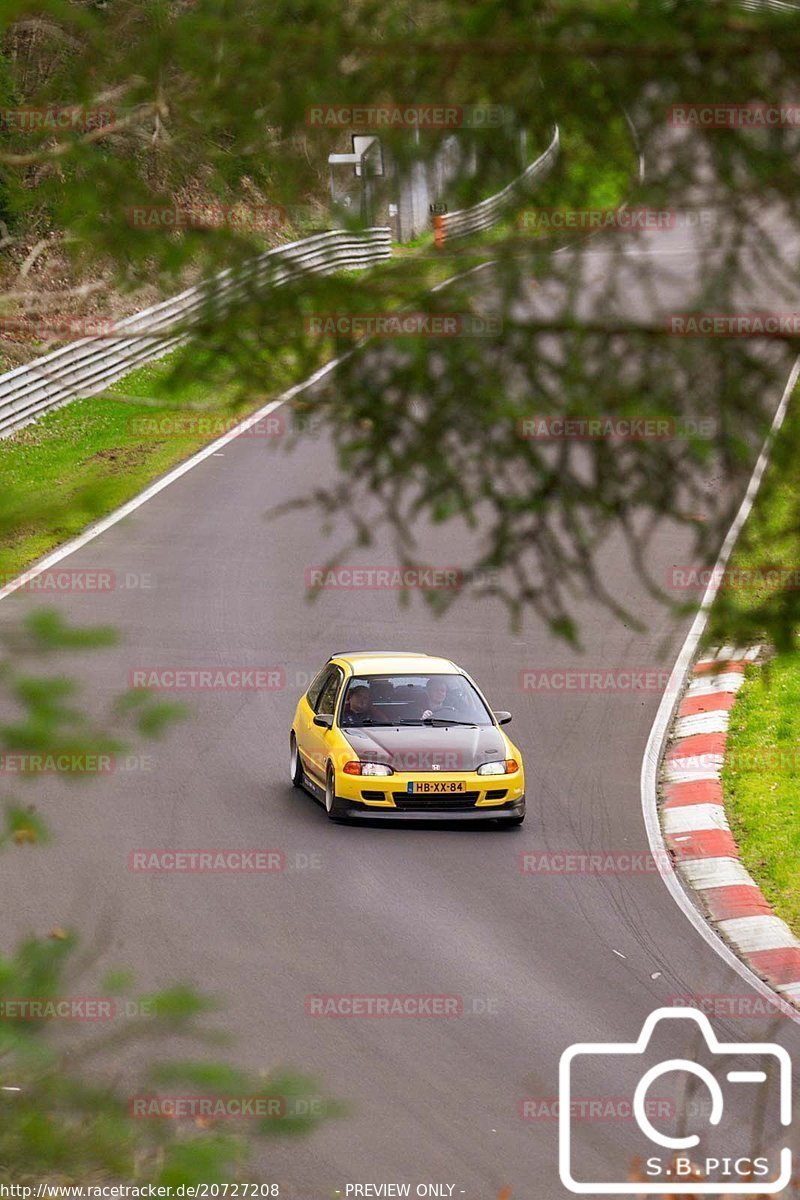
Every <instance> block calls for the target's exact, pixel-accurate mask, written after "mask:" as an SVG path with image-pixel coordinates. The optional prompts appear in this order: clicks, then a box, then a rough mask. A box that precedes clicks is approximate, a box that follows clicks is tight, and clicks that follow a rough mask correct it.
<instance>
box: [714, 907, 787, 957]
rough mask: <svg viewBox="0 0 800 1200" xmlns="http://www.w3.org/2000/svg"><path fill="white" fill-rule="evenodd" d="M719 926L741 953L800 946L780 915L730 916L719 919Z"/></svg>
mask: <svg viewBox="0 0 800 1200" xmlns="http://www.w3.org/2000/svg"><path fill="white" fill-rule="evenodd" d="M719 927H720V929H721V930H722V932H723V933H724V934H725V936H726V937H727V938H728V939H729V940H730V941H731V942H733V944H734V946H737V947H738V948H739V950H741V951H742V953H743V954H749V953H751V952H752V951H753V950H789V949H791V948H792V947H793V946H800V942H798V940H797V938H796V937H795V936H794V934H793V933H792V931H791V929H790V928H789V926H788V925H787V924H786V922H785V921H782V920H781V919H780V917H772V916H770V917H767V916H761V917H732V918H731V919H730V920H728V921H720V922H719Z"/></svg>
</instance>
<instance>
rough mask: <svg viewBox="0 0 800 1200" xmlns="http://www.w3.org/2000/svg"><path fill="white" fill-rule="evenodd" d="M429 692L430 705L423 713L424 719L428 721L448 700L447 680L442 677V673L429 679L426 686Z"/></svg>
mask: <svg viewBox="0 0 800 1200" xmlns="http://www.w3.org/2000/svg"><path fill="white" fill-rule="evenodd" d="M426 691H427V693H428V707H427V708H426V709H425V711H424V713H423V714H422V720H423V721H428V720H430V719H431V717H434V716H435V715H436V713H437V712H438V711H439V710H440V709H442V708H444V706H445V701H446V700H447V680H446V679H442V677H441V675H433V676H431V678H430V679H429V680H428V686H427V688H426Z"/></svg>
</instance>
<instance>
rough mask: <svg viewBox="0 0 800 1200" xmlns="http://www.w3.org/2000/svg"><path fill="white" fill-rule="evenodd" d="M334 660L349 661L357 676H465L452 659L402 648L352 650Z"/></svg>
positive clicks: (337, 655) (335, 656)
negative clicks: (402, 649)
mask: <svg viewBox="0 0 800 1200" xmlns="http://www.w3.org/2000/svg"><path fill="white" fill-rule="evenodd" d="M331 659H332V660H335V661H336V662H340V663H346V664H347V666H349V667H350V670H351V671H352V672H353V674H354V675H453V674H457V675H463V671H462V670H461V668H460V667H457V666H456V664H455V663H454V662H451V661H450V659H449V658H436V657H434V655H432V654H419V653H416V652H415V651H401V650H348V651H346V652H344V653H341V654H332V655H331Z"/></svg>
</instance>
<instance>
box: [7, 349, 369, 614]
mask: <svg viewBox="0 0 800 1200" xmlns="http://www.w3.org/2000/svg"><path fill="white" fill-rule="evenodd" d="M352 353H353V351H352V350H348V351H347V353H346V354H342V355H340V356H339V357H338V358H334V359H331V361H330V362H329V363H326V364H325V366H324V367H320V369H319V370H318V371H315V372H314V374H313V375H310V376H309V377H308V379H305V380H303V382H302V383H297V384H295V385H294V386H293V387H290V388H289V389H288V391H285V392H283V393H282V395H280V396H278V397H277V399H275V400H270V402H269V403H268V404H265V405H264V407H263V408H260V409H259V410H258V412H254V413H253V414H252V415H251V416H249V417H244V418H243V419H242V421H241V422H240V423H239V424H238V425H237V426H236V427H235V428H234V429H229V430H228V432H227V433H223V434H222V436H221V437H218V438H217V439H216V441H213V442H210V443H209V445H208V446H204V447H203V449H202V450H198V451H197V453H196V454H193V455H192V457H191V458H187V460H186V462H183V463H180V464H179V465H178V466H177V467H173V469H172V470H171V471H169V472H167V474H166V475H164V477H163V478H162V479H159V480H157V482H156V483H152V484H151V485H150V487H147V488H145V490H144V491H143V492H140V493H139V495H138V496H134V497H133V499H132V500H129V501H128V502H127V504H123V505H122V507H121V508H117V509H115V511H114V512H112V513H109V514H108V516H107V517H103V518H102V519H101V520H99V521H97V522H96V523H95V524H94V525H90V526H89V528H88V529H85V530H84V531H83V533H81V534H79V535H78V537H76V538H73V539H72V541H70V542H65V543H64V545H63V546H59V547H58V549H56V550H53V551H52V552H51V553H50V554H47V555H45V557H44V558H43V559H41V560H40V561H39V562H38V563H35V564H34V565H33V566H32V567H28V568H27V570H25V571H23V572H22V574H21V575H18V576H17V578H16V579H12V580H11V582H10V583H7V584H6V585H5V586H4V587H1V588H0V600H4V599H5V598H6V596H10V595H11V593H12V592H16V591H17V590H18V589H19V588H21V587H23V586H24V585H25V584H26V583H28V582H29V581H30V580H31V579H35V578H36V577H37V575H41V574H42V572H43V571H48V570H49V569H50V567H54V566H55V565H56V563H60V562H63V560H64V559H65V558H68V557H69V556H70V555H71V554H74V553H75V552H76V550H82V549H83V547H84V546H86V545H88V543H89V542H93V541H94V539H95V538H97V537H100V534H101V533H105V532H106V530H107V529H111V527H112V526H113V525H117V524H118V523H119V522H120V521H123V520H124V519H125V517H129V516H130V515H131V513H133V512H136V509H137V508H141V506H142V505H143V504H146V503H147V501H148V500H152V499H153V497H154V496H157V495H158V493H159V492H163V491H164V488H168V487H169V485H170V484H171V483H174V482H175V480H176V479H180V478H181V476H182V475H185V474H186V473H187V472H188V471H191V470H192V468H193V467H196V466H198V465H199V464H200V463H201V462H204V461H205V460H206V459H207V458H210V457H211V455H213V454H216V453H217V452H218V451H219V450H220V448H221V447H222V446H227V444H228V442H232V441H233V440H234V438H237V437H239V436H240V434H242V433H244V432H245V430H247V429H249V428H250V426H251V425H255V424H257V423H258V422H259V421H261V420H263V418H264V417H266V416H268V415H269V413H271V412H274V411H275V409H276V408H280V406H281V405H282V404H286V402H287V401H288V400H292V399H294V397H295V396H297V395H299V394H300V392H303V391H305V389H306V388H308V387H311V386H312V385H313V384H315V383H317V382H318V381H319V380H320V379H323V378H324V377H325V376H326V375H327V374H329V373H330V372H331V371H332V370H333V369H334V368H335V367H338V365H339V363H341V362H344V360H345V359H346V358H348V357H349V356H350V355H351V354H352Z"/></svg>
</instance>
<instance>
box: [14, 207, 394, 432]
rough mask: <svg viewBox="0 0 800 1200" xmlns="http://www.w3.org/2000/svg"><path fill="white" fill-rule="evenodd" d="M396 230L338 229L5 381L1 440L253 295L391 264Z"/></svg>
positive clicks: (219, 278) (224, 275)
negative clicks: (315, 278) (338, 272)
mask: <svg viewBox="0 0 800 1200" xmlns="http://www.w3.org/2000/svg"><path fill="white" fill-rule="evenodd" d="M391 254H392V241H391V230H390V229H366V230H364V231H363V232H358V233H349V232H347V231H345V230H341V229H334V230H332V231H330V232H327V233H319V234H315V235H314V236H312V237H309V238H303V239H302V241H298V242H289V243H287V244H286V245H285V246H277V247H276V248H275V249H273V250H267V251H265V253H263V254H260V255H258V256H257V257H256V258H253V259H251V260H250V261H249V262H247V263H245V264H244V266H242V267H240V268H237V269H235V270H234V269H233V268H228V269H227V270H225V271H220V272H219V274H217V275H214V276H213V277H212V278H211V279H208V280H204V281H203V283H200V284H197V285H196V286H195V287H190V288H187V289H186V291H184V292H181V293H180V294H179V295H178V296H173V297H172V298H171V299H170V300H163V301H162V302H161V303H160V304H154V305H153V306H152V307H151V308H145V309H143V310H142V311H141V312H138V313H134V314H133V315H132V316H130V317H125V318H124V319H123V320H121V321H118V322H116V323H115V324H114V326H113V331H112V332H110V333H109V334H108V335H106V336H102V337H90V338H82V339H81V340H80V341H76V342H73V343H71V344H70V345H69V346H64V347H62V348H61V349H59V350H54V351H52V352H51V353H50V354H45V355H44V356H43V357H41V358H37V359H34V360H33V362H30V363H25V364H24V365H23V366H21V367H15V368H14V369H13V370H12V371H7V372H6V373H5V374H4V375H0V438H2V437H6V436H7V435H8V434H9V433H12V432H13V431H14V430H16V429H20V428H21V427H22V426H23V425H27V424H28V423H29V422H30V421H33V420H35V419H36V418H37V417H39V416H41V415H42V413H45V412H49V411H50V409H53V408H58V407H60V406H61V405H62V404H68V403H69V401H70V400H75V399H77V398H78V397H79V396H93V395H95V394H96V393H97V392H101V391H103V390H104V389H105V388H107V387H108V386H109V384H111V383H114V381H115V380H117V379H121V378H122V376H123V375H126V374H127V373H128V372H129V371H131V370H133V368H134V367H137V366H140V365H141V364H142V363H145V362H151V361H152V360H153V359H156V358H161V357H162V355H164V354H167V353H169V351H170V350H173V349H175V348H176V347H177V346H180V345H181V344H183V343H184V342H186V341H187V340H188V339H189V337H190V336H191V327H192V325H193V324H197V322H198V320H199V319H201V318H203V317H204V316H212V315H213V314H215V313H216V314H219V313H221V312H224V310H225V308H226V307H227V306H228V305H230V304H231V303H232V302H233V301H235V300H237V299H238V298H240V297H242V296H244V295H246V294H247V293H248V291H251V290H256V289H257V290H261V289H262V288H265V287H280V285H281V284H282V283H286V282H288V281H290V280H292V279H297V278H298V277H300V276H302V275H305V274H316V275H320V274H327V273H329V272H331V271H335V270H338V269H340V268H342V267H350V268H352V269H356V270H358V269H360V268H363V267H369V266H372V265H373V264H374V263H377V262H381V261H383V260H384V259H387V258H390V257H391Z"/></svg>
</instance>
